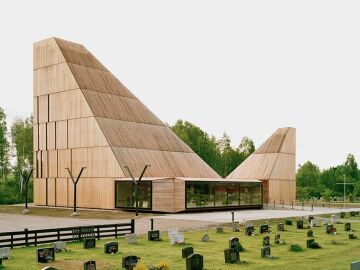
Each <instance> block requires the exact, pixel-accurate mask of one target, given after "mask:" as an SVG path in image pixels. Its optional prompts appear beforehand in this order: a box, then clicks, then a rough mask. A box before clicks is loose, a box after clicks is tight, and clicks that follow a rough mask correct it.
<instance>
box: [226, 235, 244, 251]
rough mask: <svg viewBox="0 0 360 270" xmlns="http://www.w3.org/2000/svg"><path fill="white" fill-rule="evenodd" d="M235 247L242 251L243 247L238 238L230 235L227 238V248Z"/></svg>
mask: <svg viewBox="0 0 360 270" xmlns="http://www.w3.org/2000/svg"><path fill="white" fill-rule="evenodd" d="M232 248H235V249H237V251H239V252H242V251H244V248H243V247H242V245H241V244H240V240H239V238H237V237H232V238H230V239H229V249H232Z"/></svg>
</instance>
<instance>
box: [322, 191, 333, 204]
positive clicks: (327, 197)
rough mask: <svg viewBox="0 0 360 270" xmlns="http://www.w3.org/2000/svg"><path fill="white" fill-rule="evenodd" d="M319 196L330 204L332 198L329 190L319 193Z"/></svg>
mask: <svg viewBox="0 0 360 270" xmlns="http://www.w3.org/2000/svg"><path fill="white" fill-rule="evenodd" d="M321 196H322V198H323V200H324V201H325V202H330V200H331V197H332V196H333V192H332V191H331V189H328V188H326V189H324V191H323V192H322V193H321Z"/></svg>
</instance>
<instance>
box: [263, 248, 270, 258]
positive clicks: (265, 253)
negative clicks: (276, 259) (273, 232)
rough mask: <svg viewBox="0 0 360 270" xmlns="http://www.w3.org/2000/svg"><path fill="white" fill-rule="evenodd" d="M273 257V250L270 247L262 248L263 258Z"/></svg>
mask: <svg viewBox="0 0 360 270" xmlns="http://www.w3.org/2000/svg"><path fill="white" fill-rule="evenodd" d="M270 256H271V248H270V246H266V247H263V248H261V257H262V258H266V257H270Z"/></svg>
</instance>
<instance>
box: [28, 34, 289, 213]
mask: <svg viewBox="0 0 360 270" xmlns="http://www.w3.org/2000/svg"><path fill="white" fill-rule="evenodd" d="M33 49H34V65H33V75H34V113H33V119H34V120H33V121H34V168H35V173H34V203H35V205H44V206H61V207H72V206H73V203H74V202H73V192H74V187H73V183H72V180H71V179H70V178H69V173H68V171H67V169H66V168H69V169H70V170H71V171H72V174H73V175H74V176H76V175H77V174H78V173H79V171H80V169H81V168H82V167H86V169H85V170H84V171H83V174H82V177H81V178H80V180H79V183H78V185H77V206H78V207H83V208H100V209H127V210H132V209H134V207H135V199H134V185H133V183H132V179H131V178H130V175H129V174H128V172H127V170H125V169H124V168H125V166H128V167H129V168H130V169H131V171H132V174H133V175H134V177H135V178H137V177H139V175H140V174H141V172H142V170H143V168H144V166H145V165H151V166H150V167H149V168H148V169H147V170H146V172H145V175H144V178H143V180H142V181H141V184H140V186H139V207H140V208H141V209H142V210H143V211H156V212H172V213H174V212H182V211H191V210H199V209H201V210H205V209H236V208H261V207H262V203H263V191H262V189H263V187H262V181H265V190H266V192H280V191H281V192H282V191H286V192H289V194H288V195H286V196H288V197H289V198H290V197H291V196H293V195H294V190H295V187H290V184H294V183H295V182H294V181H293V182H285V181H282V180H284V179H285V178H286V180H291V179H293V180H294V178H293V176H294V174H295V168H294V166H293V165H294V164H292V162H295V160H294V158H295V150H294V149H295V148H294V147H295V146H294V144H295V141H294V140H293V139H291V137H292V136H295V130H294V129H284V130H283V132H285V133H286V135H281V136H285V138H282V139H279V140H280V141H281V143H280V146H279V145H278V139H275V138H274V139H271V138H270V141H269V142H268V143H265V144H264V145H263V146H261V147H260V148H259V149H258V150H257V151H256V152H255V154H254V156H253V155H252V156H250V157H249V159H248V160H247V161H246V162H244V163H245V164H244V166H242V165H243V164H242V165H240V166H239V168H238V169H236V170H235V171H234V172H233V173H232V174H231V175H230V176H229V178H227V179H223V178H221V177H220V176H219V175H218V174H217V173H216V172H215V171H214V170H213V169H211V168H210V167H209V166H208V165H207V164H206V163H205V162H204V161H203V160H202V159H201V158H200V157H199V156H197V154H196V153H194V151H193V150H192V149H191V148H189V147H188V146H187V145H186V144H185V143H184V142H183V141H182V140H181V139H180V138H178V137H177V136H176V135H175V134H174V133H173V132H172V131H171V129H169V127H168V126H166V125H165V124H164V123H163V122H162V121H161V120H160V119H159V118H158V117H156V116H155V115H154V114H153V113H152V112H151V111H150V110H149V109H148V108H147V107H146V106H145V105H144V104H143V103H142V102H141V101H140V100H139V99H138V98H137V97H136V96H135V95H134V94H133V93H132V92H130V91H129V89H127V88H126V86H124V85H123V84H122V83H121V82H120V81H119V80H118V79H117V78H116V77H115V76H114V75H113V74H112V73H111V72H110V71H109V70H108V69H107V68H106V67H105V66H104V65H103V64H102V63H100V62H99V61H98V60H97V59H96V58H95V57H94V56H93V55H92V54H91V53H90V52H89V51H88V50H87V49H86V48H85V47H84V46H82V45H80V44H77V43H73V42H69V41H65V40H62V39H58V38H50V39H46V40H43V41H39V42H37V43H35V44H34V48H33ZM280 133H281V132H280ZM281 134H282V133H281ZM275 137H276V138H277V135H275ZM289 138H290V139H289ZM276 147H277V148H276ZM279 149H280V150H279ZM271 151H275V152H276V154H275V153H273V152H271ZM288 152H289V153H291V156H290V155H287V154H288ZM273 154H275V155H276V158H270V156H273ZM268 155H269V157H268ZM288 157H290V158H291V160H288V159H287V158H288ZM264 160H270V161H268V162H269V164H268V165H266V164H265V163H266V162H265V161H264ZM284 160H286V161H284ZM287 162H288V163H287ZM290 163H291V164H290ZM252 164H255V165H252ZM274 164H275V165H274ZM279 164H282V165H279ZM289 164H290V167H289V168H284V166H288V165H289ZM267 166H273V167H274V168H273V170H271V173H270V172H269V170H270V169H267V168H268V167H267ZM250 167H251V169H249V168H250ZM265 167H266V168H265ZM292 170H294V171H292ZM257 171H258V173H257ZM282 173H289V175H286V177H279V174H280V175H281V174H282ZM283 178H284V179H283ZM283 183H286V187H285V188H284V189H282V188H281V187H279V186H282V184H283ZM288 183H289V185H288ZM279 188H280V189H279ZM276 189H278V190H277V191H276ZM274 194H275V193H274ZM276 194H277V193H276ZM279 194H280V193H279ZM266 196H267V197H266V198H272V195H271V196H270V195H266ZM276 196H278V195H276Z"/></svg>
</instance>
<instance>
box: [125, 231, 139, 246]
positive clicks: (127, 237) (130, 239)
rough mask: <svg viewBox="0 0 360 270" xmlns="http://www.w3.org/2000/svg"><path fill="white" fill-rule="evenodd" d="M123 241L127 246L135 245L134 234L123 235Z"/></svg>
mask: <svg viewBox="0 0 360 270" xmlns="http://www.w3.org/2000/svg"><path fill="white" fill-rule="evenodd" d="M125 240H126V242H127V243H128V244H135V243H136V242H137V238H136V233H128V234H125Z"/></svg>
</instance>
